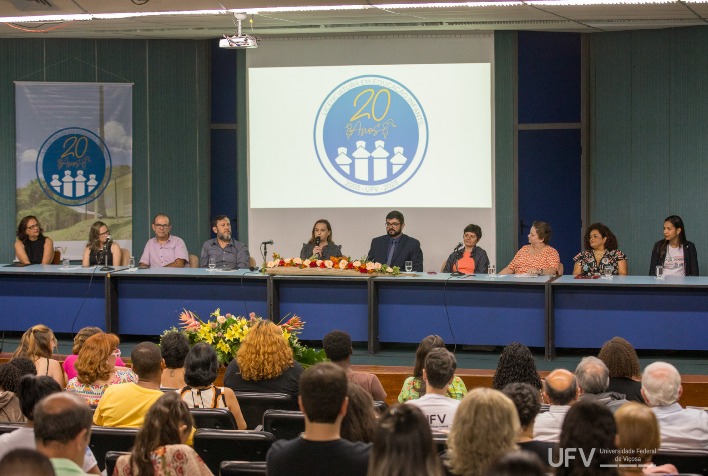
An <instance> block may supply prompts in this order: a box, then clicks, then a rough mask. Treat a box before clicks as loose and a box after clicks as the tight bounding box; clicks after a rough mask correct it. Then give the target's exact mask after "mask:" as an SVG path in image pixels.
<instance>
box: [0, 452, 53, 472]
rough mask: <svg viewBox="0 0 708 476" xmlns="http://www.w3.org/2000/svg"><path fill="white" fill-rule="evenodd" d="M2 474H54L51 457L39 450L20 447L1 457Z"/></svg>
mask: <svg viewBox="0 0 708 476" xmlns="http://www.w3.org/2000/svg"><path fill="white" fill-rule="evenodd" d="M0 474H2V476H54V475H55V472H54V467H53V466H52V463H51V461H49V458H47V457H46V456H44V455H43V454H42V453H40V452H39V451H37V450H32V449H29V448H18V449H15V450H12V451H10V452H8V453H7V454H6V455H5V456H4V457H3V458H2V459H0Z"/></svg>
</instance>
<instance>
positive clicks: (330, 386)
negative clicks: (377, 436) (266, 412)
mask: <svg viewBox="0 0 708 476" xmlns="http://www.w3.org/2000/svg"><path fill="white" fill-rule="evenodd" d="M251 332H253V331H251ZM347 403H348V401H347V375H346V373H344V370H343V369H342V368H341V367H340V366H338V365H336V364H332V363H329V362H325V363H319V364H316V365H313V366H312V367H310V368H309V369H307V370H306V371H305V372H304V373H303V374H302V378H301V379H300V395H299V397H298V404H299V406H300V410H301V411H302V412H303V413H304V415H305V432H304V433H303V434H302V436H301V437H300V438H295V439H294V440H278V441H276V442H275V443H273V446H271V448H270V450H269V451H268V455H267V456H266V465H267V469H268V474H271V475H276V476H277V475H289V476H330V475H333V474H336V475H337V476H349V475H351V476H365V475H366V471H367V467H368V465H369V450H370V448H371V445H370V444H366V443H361V442H352V441H348V440H345V439H342V438H341V436H340V428H341V425H342V419H343V418H344V415H345V414H346V413H347Z"/></svg>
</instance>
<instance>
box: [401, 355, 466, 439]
mask: <svg viewBox="0 0 708 476" xmlns="http://www.w3.org/2000/svg"><path fill="white" fill-rule="evenodd" d="M455 370H457V360H456V359H455V356H454V355H453V354H452V353H451V352H450V351H448V350H447V349H444V348H438V349H433V350H431V351H430V353H428V356H427V357H426V358H425V364H424V368H423V382H425V388H424V389H421V390H422V391H425V394H424V395H423V396H422V397H420V398H418V399H417V400H409V401H407V402H406V405H415V406H416V407H418V408H419V409H420V410H421V411H422V412H423V415H425V418H427V419H428V423H429V424H430V428H431V429H432V430H440V431H449V430H450V427H451V426H452V420H453V419H454V418H455V412H456V411H457V407H458V406H459V404H460V401H459V400H455V399H453V398H449V397H447V396H446V394H447V387H448V385H450V382H452V379H453V378H455ZM422 391H421V393H422Z"/></svg>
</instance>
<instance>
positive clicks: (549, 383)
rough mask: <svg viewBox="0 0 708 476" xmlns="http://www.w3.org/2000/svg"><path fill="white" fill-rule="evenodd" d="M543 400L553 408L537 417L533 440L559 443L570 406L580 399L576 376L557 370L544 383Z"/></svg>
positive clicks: (563, 370)
mask: <svg viewBox="0 0 708 476" xmlns="http://www.w3.org/2000/svg"><path fill="white" fill-rule="evenodd" d="M542 395H543V399H544V400H545V401H546V402H548V403H549V404H550V405H551V406H550V407H549V409H548V411H547V412H545V413H541V414H540V415H538V416H537V417H536V423H535V425H534V427H533V439H534V440H538V441H553V442H557V441H558V440H559V439H560V433H561V427H562V425H563V419H564V418H565V415H566V414H567V413H568V410H570V406H571V405H572V404H573V403H575V401H576V400H577V399H578V385H577V383H576V381H575V375H573V374H572V373H570V372H568V371H567V370H565V369H556V370H554V371H553V372H551V373H550V374H548V376H547V377H546V379H545V381H544V382H543V392H542Z"/></svg>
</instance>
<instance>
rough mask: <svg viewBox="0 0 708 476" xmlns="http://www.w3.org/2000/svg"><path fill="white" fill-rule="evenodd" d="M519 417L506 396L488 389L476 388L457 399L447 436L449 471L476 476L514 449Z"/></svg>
mask: <svg viewBox="0 0 708 476" xmlns="http://www.w3.org/2000/svg"><path fill="white" fill-rule="evenodd" d="M519 429H520V424H519V416H518V414H517V413H516V407H515V406H514V402H512V401H511V400H510V399H509V397H507V396H506V395H504V394H503V393H501V392H500V391H498V390H493V389H491V388H475V389H474V390H472V391H471V392H470V393H468V394H467V396H466V397H465V398H463V399H462V401H461V402H460V406H459V407H457V412H456V413H455V419H454V420H453V422H452V428H451V429H450V436H449V437H448V438H447V448H448V451H447V454H448V456H449V459H448V467H449V470H450V472H451V473H452V474H456V475H459V476H477V475H482V474H484V473H485V471H486V470H487V468H488V467H489V465H491V464H492V463H493V462H494V461H496V460H497V459H498V458H499V457H500V456H502V455H503V454H505V453H507V452H509V451H513V450H516V449H517V446H516V443H515V441H516V436H517V435H518V433H519Z"/></svg>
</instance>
